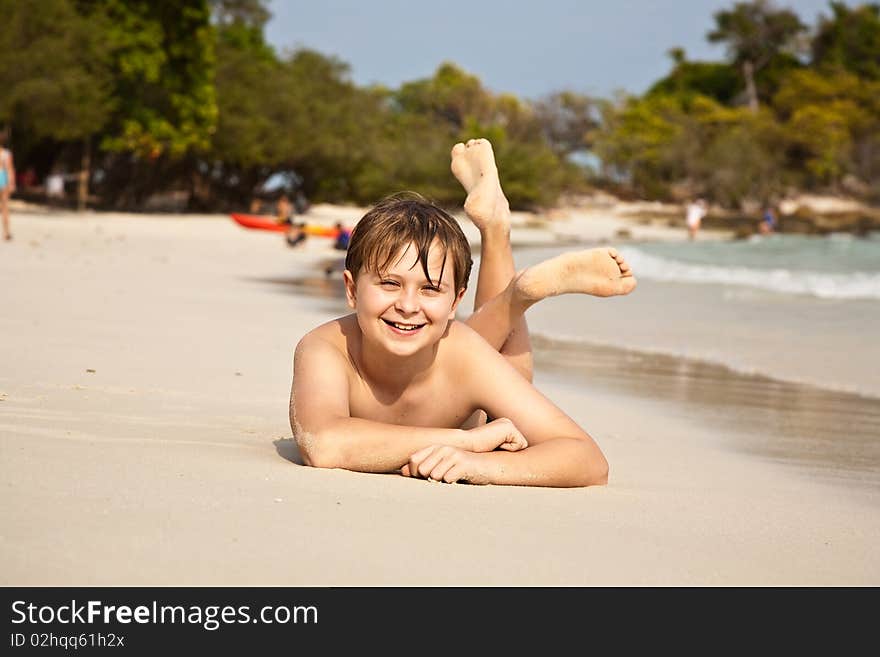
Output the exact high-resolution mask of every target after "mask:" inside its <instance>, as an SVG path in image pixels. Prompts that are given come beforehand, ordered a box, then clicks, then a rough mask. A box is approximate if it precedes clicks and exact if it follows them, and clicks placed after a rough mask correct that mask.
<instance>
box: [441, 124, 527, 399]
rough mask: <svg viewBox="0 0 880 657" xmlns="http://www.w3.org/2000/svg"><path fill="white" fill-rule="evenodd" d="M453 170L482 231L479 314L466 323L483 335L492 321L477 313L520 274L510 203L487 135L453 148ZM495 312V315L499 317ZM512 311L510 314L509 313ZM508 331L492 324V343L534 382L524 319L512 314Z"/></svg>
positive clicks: (477, 296) (472, 217)
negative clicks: (512, 240) (512, 237)
mask: <svg viewBox="0 0 880 657" xmlns="http://www.w3.org/2000/svg"><path fill="white" fill-rule="evenodd" d="M452 173H453V174H455V177H456V178H457V179H458V181H459V182H460V183H461V184H462V186H463V187H464V189H465V191H466V192H467V199H466V200H465V203H464V209H465V212H466V213H467V215H468V218H470V220H471V221H473V222H474V225H475V226H476V227H477V228H478V229H479V230H480V268H479V274H478V277H477V288H476V291H475V298H474V311H475V314H474V315H473V316H472V317H471V318H469V319H468V320H467V322H466V323H467V324H468V325H470V326H471V327H472V328H474V329H475V330H477V332H478V333H480V334H481V335H483V330H484V329H485V328H487V326H488V324H489V322H487V321H484V320H482V319H481V318H478V321H475V322H473V323H472V321H471V320H472V319H473V318H474V317H476V316H477V312H478V311H479V310H480V309H481V308H482V307H483V306H484V305H485V304H486V303H487V302H488V301H490V300H491V299H494V298H495V297H497V296H499V295H500V294H502V293H503V292H504V291H505V289H506V288H507V287H508V286H509V284H510V282H511V280H512V279H513V278H514V276H515V274H516V270H515V268H514V264H513V253H512V251H511V247H510V206H509V205H508V203H507V198H506V197H505V196H504V192H503V191H502V190H501V182H500V180H499V179H498V169H497V167H496V166H495V154H494V153H493V151H492V145H491V144H490V143H489V142H488V141H487V140H485V139H471V140H470V141H468V142H467V144H461V143H459V144H456V145H455V146H454V147H453V148H452ZM494 314H495V313H490V315H494ZM508 314H509V313H508ZM503 323H504V325H505V328H504V333H503V335H501V334H500V331H499V329H498V327H497V326H496V327H493V329H492V331H491V335H488V334H487V335H483V337H484V338H487V339H488V338H490V337H491V339H489V340H488V341H489V342H490V344H492V346H493V347H495V348H496V349H498V351H499V352H501V354H502V355H504V356H505V357H506V358H507V359H508V360H509V361H510V362H511V364H512V365H513V366H514V367H515V368H516V369H517V371H519V372H520V373H521V374H522V375H523V376H524V377H525V378H526V379H527V380H529V381H531V380H532V346H531V343H530V341H529V330H528V326H527V325H526V320H525V317H523V316H522V315H521V314H520V315H519V316H518V317H510V319H509V321H506V322H503Z"/></svg>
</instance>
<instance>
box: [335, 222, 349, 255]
mask: <svg viewBox="0 0 880 657" xmlns="http://www.w3.org/2000/svg"><path fill="white" fill-rule="evenodd" d="M334 228H336V231H337V233H336V240H335V241H334V242H333V248H334V249H336V250H337V251H347V250H348V243H349V242H350V241H351V231H350V230H349V229H347V228H345V227H344V226H343V225H342V224H340V223H337V224H336V225H335V226H334Z"/></svg>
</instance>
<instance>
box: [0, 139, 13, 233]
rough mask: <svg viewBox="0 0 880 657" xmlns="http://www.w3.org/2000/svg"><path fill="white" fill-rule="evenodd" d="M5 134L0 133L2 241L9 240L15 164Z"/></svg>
mask: <svg viewBox="0 0 880 657" xmlns="http://www.w3.org/2000/svg"><path fill="white" fill-rule="evenodd" d="M7 139H8V137H7V134H6V132H5V131H4V132H0V214H2V217H3V239H4V240H7V241H9V240H11V239H12V232H11V231H10V228H9V196H10V194H12V193H13V192H14V191H15V164H14V163H13V161H12V151H10V150H9V149H8V148H6V140H7Z"/></svg>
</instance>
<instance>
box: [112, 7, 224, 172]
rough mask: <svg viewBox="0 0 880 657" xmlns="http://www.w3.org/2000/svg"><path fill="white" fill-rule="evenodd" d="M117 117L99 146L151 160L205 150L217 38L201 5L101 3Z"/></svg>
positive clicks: (213, 108) (213, 115) (213, 112)
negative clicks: (110, 55) (109, 53)
mask: <svg viewBox="0 0 880 657" xmlns="http://www.w3.org/2000/svg"><path fill="white" fill-rule="evenodd" d="M100 10H101V12H102V13H103V16H104V18H105V21H106V22H105V23H104V25H105V31H104V34H103V37H104V38H105V39H106V41H107V44H108V46H109V48H110V50H111V54H112V70H113V79H114V85H115V89H114V95H115V97H116V98H117V99H118V103H119V106H118V111H117V112H116V114H115V115H114V117H113V119H114V122H113V125H112V128H111V132H110V134H109V135H108V136H107V138H106V139H105V141H104V144H103V145H104V147H105V148H108V149H111V150H119V151H127V152H133V153H136V154H138V155H141V156H144V157H147V158H149V159H152V160H155V159H157V158H158V157H160V156H162V155H168V156H170V157H172V158H174V157H180V156H182V155H183V154H184V153H186V152H187V151H188V150H189V149H192V148H197V149H207V148H208V147H209V145H210V139H211V135H212V134H213V132H214V130H215V129H216V123H217V104H216V99H215V93H214V91H215V88H214V64H215V59H214V34H213V29H212V27H211V24H210V9H209V6H208V3H207V1H206V0H185V1H183V2H173V1H172V0H159V1H150V0H106V1H105V2H103V3H101V6H100Z"/></svg>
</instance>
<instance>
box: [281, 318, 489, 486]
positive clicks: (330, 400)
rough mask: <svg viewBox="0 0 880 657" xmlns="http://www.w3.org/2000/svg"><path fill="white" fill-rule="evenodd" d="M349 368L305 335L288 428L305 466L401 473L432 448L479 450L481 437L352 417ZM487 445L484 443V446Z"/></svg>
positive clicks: (328, 348)
mask: <svg viewBox="0 0 880 657" xmlns="http://www.w3.org/2000/svg"><path fill="white" fill-rule="evenodd" d="M350 367H351V366H350V364H349V363H348V361H347V359H346V357H345V356H343V354H342V353H341V352H340V351H339V350H338V349H337V348H336V347H335V346H333V345H332V344H330V343H328V342H327V341H325V340H323V339H321V338H320V337H317V336H313V335H311V336H306V337H305V338H303V339H302V340H301V341H300V343H299V344H298V345H297V347H296V352H295V354H294V358H293V386H292V390H291V396H290V426H291V429H292V430H293V435H294V438H295V439H296V442H297V445H298V446H299V449H300V452H301V454H302V457H303V460H304V461H305V463H306V464H307V465H312V466H316V467H321V468H344V469H346V470H357V471H360V472H397V471H399V470H400V468H401V466H402V465H403V464H404V463H406V462H407V461H408V460H409V458H410V456H411V455H412V454H413V453H414V452H416V451H418V450H420V449H423V448H424V447H427V446H428V445H438V444H440V445H452V446H455V447H460V448H462V449H467V450H477V451H479V450H482V451H485V450H487V449H494V447H496V446H497V445H498V443H499V442H501V441H500V440H499V441H497V442H495V444H490V445H488V446H487V445H480V444H475V443H479V442H480V441H479V437H480V435H481V434H479V433H473V432H471V431H465V430H462V429H441V428H429V427H410V426H400V425H395V424H385V423H382V422H373V421H370V420H364V419H361V418H353V417H351V413H350V410H349V381H348V371H349V368H350ZM483 442H485V440H484V441H483Z"/></svg>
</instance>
